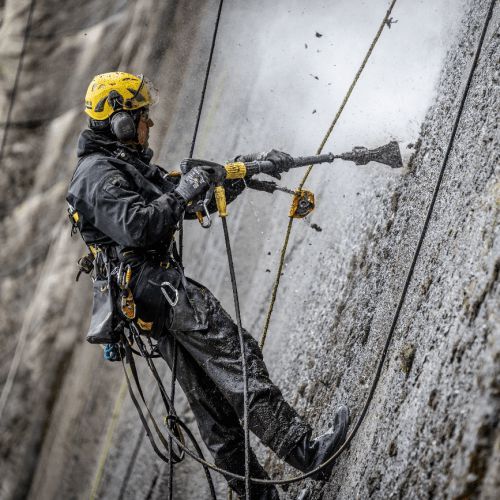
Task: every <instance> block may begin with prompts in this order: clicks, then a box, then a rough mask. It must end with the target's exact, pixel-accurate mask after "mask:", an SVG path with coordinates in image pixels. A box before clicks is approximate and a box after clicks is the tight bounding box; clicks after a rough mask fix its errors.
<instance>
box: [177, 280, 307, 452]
mask: <svg viewBox="0 0 500 500" xmlns="http://www.w3.org/2000/svg"><path fill="white" fill-rule="evenodd" d="M193 286H194V285H191V284H190V288H191V287H193ZM191 296H194V298H195V300H197V301H202V302H203V303H204V306H205V307H206V309H207V311H206V312H207V316H208V329H207V330H201V331H190V332H179V331H177V332H172V333H173V334H174V335H175V336H176V338H177V340H178V343H180V344H181V345H182V346H183V347H184V348H185V349H186V351H188V352H189V354H190V356H191V357H192V358H194V360H195V361H196V364H197V365H198V366H199V367H201V368H202V370H203V372H204V375H206V377H209V378H210V379H211V380H212V381H213V384H214V385H215V386H217V388H218V391H217V395H218V397H219V395H220V393H222V395H223V397H222V396H221V400H220V401H223V400H224V398H225V399H227V401H229V403H230V404H231V406H232V408H233V409H234V411H235V412H236V414H237V415H238V417H239V418H240V419H241V418H243V376H242V367H241V357H240V352H241V351H240V342H239V337H238V329H237V327H236V325H235V324H234V322H233V321H232V319H231V317H230V316H229V315H228V314H227V313H226V311H224V309H223V308H222V306H221V305H220V303H219V302H218V301H217V299H216V298H215V297H214V296H213V295H212V294H211V293H210V292H209V291H208V290H207V289H205V288H197V289H195V290H191ZM244 343H245V349H246V361H247V372H248V404H249V428H250V430H251V431H252V432H253V433H254V434H255V435H256V436H257V437H258V438H259V439H260V440H261V441H262V443H264V444H265V445H266V446H268V447H269V448H271V449H272V450H273V451H274V452H275V453H276V454H277V455H278V456H279V457H281V458H284V457H286V456H287V455H288V454H289V453H290V451H291V450H292V449H293V448H294V447H295V446H296V445H297V443H298V442H299V441H300V439H301V438H302V437H303V436H304V435H305V434H306V433H308V432H310V427H309V426H308V425H306V424H305V423H304V422H303V421H302V419H301V418H300V417H299V416H298V414H297V413H296V412H295V410H294V409H293V408H291V407H290V405H289V404H288V403H287V402H286V401H285V400H284V398H283V396H282V394H281V391H280V390H279V389H278V387H276V385H274V384H273V383H272V381H271V379H270V378H269V373H268V371H267V368H266V366H265V364H264V361H263V358H262V352H261V350H260V348H259V346H258V344H257V342H256V341H255V339H254V338H253V337H252V336H251V335H250V334H249V333H248V332H246V331H245V332H244ZM199 377H200V378H202V376H201V375H200V376H199ZM219 391H220V392H219ZM224 412H225V413H227V410H224ZM231 418H236V415H234V416H232V417H231ZM238 439H242V438H241V437H240V436H239V437H238Z"/></svg>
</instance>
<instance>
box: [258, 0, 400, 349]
mask: <svg viewBox="0 0 500 500" xmlns="http://www.w3.org/2000/svg"><path fill="white" fill-rule="evenodd" d="M396 2H397V0H392V2H391V4H390V6H389V8H388V9H387V12H386V14H385V16H384V18H383V19H382V22H381V23H380V26H379V28H378V30H377V33H376V34H375V37H374V38H373V40H372V43H371V44H370V47H369V48H368V51H367V52H366V54H365V57H364V58H363V61H362V63H361V66H360V67H359V68H358V71H357V72H356V74H355V75H354V79H353V81H352V83H351V85H350V86H349V88H348V89H347V92H346V94H345V96H344V98H343V99H342V102H341V104H340V107H339V109H338V110H337V113H336V114H335V116H334V118H333V120H332V123H331V124H330V126H329V127H328V130H327V131H326V133H325V135H324V137H323V140H322V141H321V144H320V145H319V147H318V149H317V150H316V154H317V155H319V154H321V152H322V151H323V148H324V147H325V144H326V143H327V141H328V139H329V138H330V135H331V133H332V131H333V129H334V127H335V125H336V124H337V122H338V121H339V118H340V115H342V112H343V111H344V108H345V106H346V104H347V102H348V101H349V98H350V97H351V94H352V91H353V90H354V87H355V86H356V84H357V83H358V80H359V77H360V76H361V73H363V70H364V69H365V66H366V63H367V62H368V59H370V56H371V54H372V52H373V49H374V48H375V46H376V45H377V42H378V40H379V38H380V35H381V34H382V31H383V30H384V27H385V26H388V21H389V17H390V16H391V13H392V9H393V8H394V5H395V4H396ZM312 169H313V165H309V167H308V168H307V170H306V172H305V174H304V176H303V177H302V180H301V181H300V184H299V187H298V188H297V191H300V190H301V189H302V188H303V187H304V184H305V183H306V181H307V178H308V177H309V174H310V173H311V171H312ZM293 221H294V218H293V217H289V218H288V226H287V228H286V233H285V239H284V240H283V245H282V247H281V250H280V261H279V265H278V270H277V272H276V276H275V278H274V284H273V288H272V293H271V302H270V304H269V309H268V311H267V315H266V321H265V324H264V329H263V331H262V334H261V337H260V340H259V346H260V348H261V349H263V348H264V344H265V342H266V338H267V332H268V330H269V324H270V322H271V316H272V314H273V311H274V304H275V303H276V296H277V294H278V288H279V286H280V281H281V275H282V273H283V267H284V265H285V257H286V251H287V249H288V242H289V241H290V234H291V232H292V226H293Z"/></svg>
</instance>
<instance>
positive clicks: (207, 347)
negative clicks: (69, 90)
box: [67, 72, 349, 499]
mask: <svg viewBox="0 0 500 500" xmlns="http://www.w3.org/2000/svg"><path fill="white" fill-rule="evenodd" d="M155 100H156V99H155V89H154V87H153V86H152V84H151V82H150V81H149V80H147V79H146V78H144V77H143V76H142V75H139V76H135V75H132V74H128V73H122V72H113V73H105V74H101V75H97V76H96V77H95V78H94V79H93V80H92V82H91V83H90V85H89V87H88V90H87V94H86V96H85V112H86V113H87V115H88V116H89V121H88V128H87V129H85V130H84V131H83V132H82V133H81V135H80V137H79V140H78V149H77V156H78V164H77V167H76V170H75V172H74V175H73V178H72V179H71V183H70V186H69V191H68V195H67V201H68V203H69V205H70V211H71V212H70V213H73V215H74V214H78V215H77V216H76V217H75V216H74V219H75V220H77V224H76V225H77V227H78V230H79V232H80V234H81V236H82V238H83V240H84V242H85V243H86V244H87V246H89V248H91V249H93V252H94V254H99V253H100V254H103V255H106V256H107V257H108V259H109V261H108V263H109V268H108V274H110V275H111V277H113V276H117V275H118V274H119V273H118V270H119V269H120V268H123V266H126V267H127V269H129V270H130V273H129V274H128V278H130V282H129V289H130V291H131V293H132V295H133V302H134V308H136V314H135V319H134V320H133V321H134V322H135V325H136V326H137V327H138V328H139V330H140V331H141V332H142V333H144V334H147V335H151V336H152V337H153V338H154V339H156V340H157V342H158V350H159V352H160V354H161V356H162V357H163V358H164V359H165V361H166V362H167V363H168V364H169V365H170V367H172V361H173V356H174V340H175V345H176V347H175V348H176V349H177V380H178V382H179V384H180V386H181V388H182V389H183V391H184V394H185V395H186V397H187V399H188V401H189V404H190V406H191V409H192V411H193V414H194V416H195V417H196V421H197V424H198V428H199V431H200V434H201V437H202V439H203V441H204V442H205V444H206V446H207V448H208V449H209V451H210V452H211V454H212V455H213V457H214V461H215V464H216V465H217V466H218V467H221V468H223V469H226V470H229V471H231V472H233V473H236V474H240V475H244V463H245V461H244V432H243V429H242V426H241V424H240V419H242V416H243V391H244V383H243V375H242V367H241V358H240V344H239V337H238V330H237V327H236V325H235V323H234V322H233V320H232V319H231V317H230V316H229V314H228V313H227V312H226V311H225V310H224V309H223V308H222V306H221V304H220V303H219V302H218V301H217V299H216V298H215V297H214V296H213V295H212V294H211V293H210V291H209V290H208V289H207V288H205V287H204V286H202V285H200V284H198V283H196V282H195V281H193V280H192V279H189V278H186V277H185V276H184V273H183V269H182V267H181V266H180V265H179V258H178V254H177V251H176V249H175V244H173V238H174V233H175V231H176V229H177V227H178V224H179V222H180V221H181V219H182V218H183V216H186V218H193V216H192V215H191V216H190V215H188V214H186V213H185V210H186V207H187V205H188V204H189V203H190V202H191V201H192V200H194V199H195V198H197V197H199V196H200V195H203V193H204V192H205V191H206V190H207V189H208V188H209V186H210V182H211V178H210V173H209V170H208V169H206V168H204V167H195V168H193V169H192V170H190V171H189V172H187V173H185V174H183V175H182V176H180V175H172V174H169V173H167V172H166V171H165V170H164V169H162V168H161V167H159V166H157V165H154V164H152V163H151V162H150V160H151V157H152V154H153V152H152V151H151V149H149V147H148V138H149V129H150V128H151V127H152V126H153V121H152V120H151V118H150V117H149V109H150V106H152V105H153V104H154V102H155ZM257 158H258V159H266V160H270V161H272V162H273V163H274V164H275V165H276V167H277V169H276V171H277V172H278V171H283V170H285V171H286V170H288V168H290V162H291V157H290V156H289V155H288V154H286V153H282V152H279V151H276V150H272V151H271V152H269V153H267V154H261V155H248V156H242V157H239V159H240V161H252V160H255V159H257ZM278 167H279V168H278ZM224 187H225V189H226V194H227V199H228V202H231V201H233V200H234V199H235V198H236V197H237V196H238V195H239V194H240V193H241V192H242V191H243V190H244V188H245V184H244V182H243V181H242V180H225V181H224ZM209 209H210V210H211V211H215V205H214V206H211V205H210V206H209ZM108 278H109V276H108ZM165 283H167V284H168V287H167V288H165V286H164V285H165ZM162 287H163V288H162ZM174 299H175V300H174ZM244 342H245V348H246V359H247V363H248V401H249V409H248V424H249V429H250V430H251V431H252V432H253V433H254V434H255V435H256V436H257V437H258V438H259V439H260V441H261V442H262V443H263V444H264V445H266V446H267V447H269V448H270V449H271V450H273V451H274V452H275V453H276V454H277V455H278V457H280V458H282V459H283V460H284V461H285V462H287V463H288V464H290V465H291V466H293V467H295V468H296V469H299V470H300V471H302V472H307V471H310V470H312V469H314V468H316V467H317V466H318V465H320V464H321V463H323V462H324V461H325V460H326V459H328V458H329V457H330V456H331V455H332V454H333V453H334V452H335V451H336V450H337V449H338V448H339V447H340V445H341V444H342V443H343V442H344V440H345V437H346V433H347V426H348V420H349V412H348V409H347V407H346V406H343V405H342V406H340V407H338V408H337V409H336V410H335V412H334V414H333V415H332V424H333V425H332V428H331V429H330V430H329V431H328V432H327V433H326V434H323V435H322V436H320V437H318V438H316V439H312V438H311V428H310V427H309V426H308V425H307V424H306V423H305V422H304V421H303V420H302V418H301V417H300V416H299V415H298V414H297V413H296V411H295V410H294V409H293V408H292V407H291V406H290V405H289V404H288V403H287V402H286V401H285V400H284V398H283V396H282V394H281V391H280V390H279V389H278V387H276V385H274V384H273V382H272V381H271V380H270V378H269V374H268V371H267V368H266V365H265V364H264V361H263V357H262V353H261V350H260V348H259V346H258V344H257V342H256V341H255V339H254V338H253V337H252V336H251V335H250V334H249V333H248V332H246V331H245V332H244ZM113 347H114V346H113V345H108V346H107V348H108V350H109V349H111V351H113ZM114 354H115V355H116V357H117V358H118V359H119V356H120V354H119V351H117V350H115V351H114ZM250 467H251V469H250V470H251V476H252V477H257V478H263V479H268V475H267V474H266V472H265V470H264V469H263V468H262V467H261V465H260V464H259V462H258V461H257V458H256V457H255V455H254V454H253V453H252V454H251V459H250ZM331 469H332V467H329V469H328V470H322V471H320V472H319V473H317V474H316V477H314V479H326V478H327V477H328V476H329V474H330V472H331ZM227 479H228V483H229V485H230V487H231V488H232V489H233V490H234V491H235V492H236V493H237V494H238V495H244V482H243V481H241V480H236V479H234V478H230V477H227ZM251 497H252V498H256V499H257V498H258V499H276V498H278V492H277V490H276V488H275V487H274V486H268V485H259V484H252V488H251Z"/></svg>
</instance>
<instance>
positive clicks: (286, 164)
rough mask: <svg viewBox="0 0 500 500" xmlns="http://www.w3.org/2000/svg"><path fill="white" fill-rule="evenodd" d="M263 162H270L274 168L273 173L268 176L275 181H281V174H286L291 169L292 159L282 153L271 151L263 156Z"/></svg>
mask: <svg viewBox="0 0 500 500" xmlns="http://www.w3.org/2000/svg"><path fill="white" fill-rule="evenodd" d="M263 159H264V160H267V161H271V162H272V163H273V165H274V167H275V170H274V172H268V174H269V175H270V176H272V177H275V178H276V179H281V175H280V173H281V172H288V171H289V170H290V169H291V168H292V167H293V158H292V157H291V156H290V155H289V154H288V153H284V152H283V151H278V150H276V149H271V151H269V153H266V154H265V155H264V158H263Z"/></svg>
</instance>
